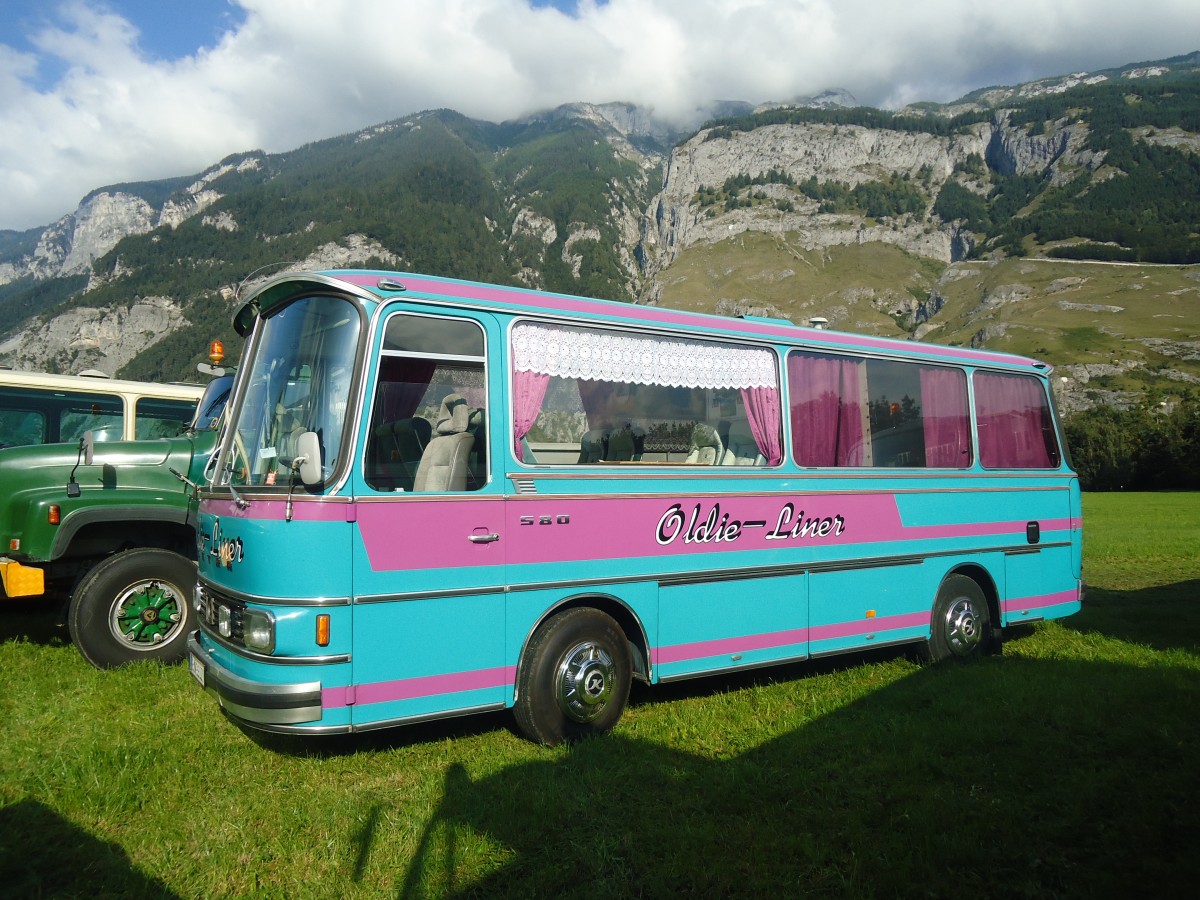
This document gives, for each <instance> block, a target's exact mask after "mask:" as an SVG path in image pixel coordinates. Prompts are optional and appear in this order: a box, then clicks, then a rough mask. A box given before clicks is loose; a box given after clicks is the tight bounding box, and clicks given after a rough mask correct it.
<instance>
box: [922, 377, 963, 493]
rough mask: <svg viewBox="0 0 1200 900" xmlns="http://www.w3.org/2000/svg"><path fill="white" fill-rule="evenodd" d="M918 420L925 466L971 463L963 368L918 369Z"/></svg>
mask: <svg viewBox="0 0 1200 900" xmlns="http://www.w3.org/2000/svg"><path fill="white" fill-rule="evenodd" d="M921 422H922V425H923V426H924V429H925V465H926V466H929V467H931V468H942V469H963V468H966V467H967V466H969V465H970V464H971V420H970V416H969V414H968V411H967V380H966V378H965V377H964V376H963V373H962V372H960V371H958V370H957V369H942V368H922V369H921Z"/></svg>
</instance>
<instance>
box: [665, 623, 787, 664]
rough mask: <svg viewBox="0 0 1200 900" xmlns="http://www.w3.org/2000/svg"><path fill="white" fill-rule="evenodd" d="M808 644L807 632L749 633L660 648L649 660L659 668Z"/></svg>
mask: <svg viewBox="0 0 1200 900" xmlns="http://www.w3.org/2000/svg"><path fill="white" fill-rule="evenodd" d="M807 641H808V629H807V628H796V629H794V630H792V631H775V632H771V633H770V634H748V635H743V636H742V637H733V638H721V639H720V640H714V641H696V642H694V643H691V644H676V645H674V646H672V647H659V648H658V649H656V650H653V651H652V652H651V654H650V658H651V659H652V660H653V661H654V663H655V664H656V665H659V664H662V663H673V662H685V661H687V660H691V659H701V658H703V657H706V656H729V655H731V654H734V653H745V652H747V651H750V650H769V649H772V648H774V647H786V646H787V645H788V644H803V643H806V642H807Z"/></svg>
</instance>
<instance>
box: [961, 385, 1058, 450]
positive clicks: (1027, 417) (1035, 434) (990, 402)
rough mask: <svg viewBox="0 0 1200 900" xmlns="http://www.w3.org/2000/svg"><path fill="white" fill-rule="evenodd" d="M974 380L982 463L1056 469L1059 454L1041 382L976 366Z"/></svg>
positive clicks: (1051, 416)
mask: <svg viewBox="0 0 1200 900" xmlns="http://www.w3.org/2000/svg"><path fill="white" fill-rule="evenodd" d="M974 383H975V410H976V416H977V417H978V419H979V461H980V462H981V463H982V464H983V467H984V468H985V469H1057V468H1058V465H1059V462H1060V460H1061V459H1062V456H1061V454H1060V453H1059V449H1058V438H1057V436H1056V435H1055V433H1054V416H1053V414H1052V413H1051V411H1050V402H1049V401H1048V400H1047V399H1046V392H1045V391H1044V390H1043V389H1042V383H1041V382H1040V381H1039V380H1038V379H1036V378H1033V377H1031V376H1029V375H1010V374H1006V373H1000V372H976V373H975V377H974Z"/></svg>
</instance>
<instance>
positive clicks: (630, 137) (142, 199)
mask: <svg viewBox="0 0 1200 900" xmlns="http://www.w3.org/2000/svg"><path fill="white" fill-rule="evenodd" d="M1196 221H1200V54H1193V55H1191V56H1189V57H1181V58H1177V59H1173V60H1166V61H1162V62H1159V63H1153V64H1139V65H1135V66H1128V67H1124V68H1122V69H1115V70H1110V71H1106V72H1101V73H1074V74H1071V75H1068V76H1063V77H1062V78H1059V79H1048V80H1043V81H1040V82H1035V83H1031V84H1027V85H1019V86H1014V87H1008V88H989V89H986V90H983V91H978V92H975V93H974V94H972V95H968V96H967V97H964V98H963V99H962V100H960V101H957V102H955V103H953V104H947V105H944V106H939V105H935V104H917V105H914V106H912V107H909V108H907V109H905V110H901V111H899V112H897V113H889V112H883V111H880V110H872V109H867V108H862V107H859V106H857V104H856V101H855V100H854V98H853V97H851V96H849V95H848V94H846V93H845V92H838V91H831V92H826V93H825V94H822V95H818V96H817V97H806V98H798V99H795V100H793V101H790V102H783V103H771V104H764V105H762V106H760V107H757V108H751V107H750V106H749V105H747V104H741V103H728V104H723V105H722V107H721V108H720V109H715V110H714V117H713V119H712V120H711V121H710V122H709V123H707V124H706V125H705V126H704V127H702V128H700V129H699V130H697V131H696V132H695V133H692V134H686V135H681V134H677V133H675V132H673V131H672V130H671V129H670V128H669V127H667V126H666V125H664V124H663V123H661V122H658V121H657V120H655V118H654V117H653V116H652V115H650V114H649V113H647V112H646V111H645V110H643V109H639V108H637V107H635V106H633V105H631V104H615V103H614V104H603V105H593V104H586V103H577V104H570V105H568V106H564V107H560V108H558V109H555V110H550V111H547V112H545V113H542V114H540V115H537V116H531V117H528V118H526V119H522V120H519V121H515V122H507V123H500V124H494V123H487V122H479V121H473V120H468V119H466V118H464V117H462V116H459V115H457V114H455V113H453V112H449V111H433V112H426V113H421V114H417V115H413V116H410V117H406V118H404V119H401V120H396V121H393V122H388V123H383V124H381V125H378V126H375V127H373V128H369V129H364V130H363V131H361V132H359V133H356V134H351V135H344V136H342V137H338V138H333V139H330V140H326V141H320V142H317V143H314V144H310V145H307V146H305V147H302V148H299V149H297V150H295V151H292V152H290V153H285V154H264V153H261V152H258V151H253V152H248V153H244V154H237V155H235V156H231V157H229V158H227V159H225V160H222V161H221V162H220V163H218V164H216V165H214V166H213V167H211V168H210V169H208V170H207V171H205V172H203V173H200V174H198V175H196V176H191V177H186V178H180V179H174V180H171V181H166V182H147V183H141V184H132V185H118V186H112V187H107V188H102V189H99V190H97V191H94V192H93V193H92V194H90V195H89V196H88V197H86V198H84V200H83V202H82V203H81V204H80V207H79V209H77V210H76V211H75V212H74V213H73V214H71V215H69V216H66V217H64V218H63V219H62V220H60V221H59V222H56V223H54V224H53V225H51V226H49V227H47V228H45V229H42V230H40V231H39V230H36V229H35V230H34V231H32V232H25V233H21V234H17V233H12V232H0V361H2V362H5V363H7V364H10V365H15V366H19V367H22V368H38V369H49V370H59V371H78V370H80V369H82V368H99V369H102V370H104V371H109V372H113V373H116V372H120V373H121V374H123V375H127V376H131V377H148V378H165V377H171V378H178V377H182V376H185V375H186V374H187V373H188V372H189V371H190V370H191V369H192V366H193V363H194V362H195V361H196V360H197V359H199V357H200V355H201V354H202V352H203V348H204V347H206V346H207V343H208V341H209V340H210V339H211V338H212V337H214V336H223V337H226V338H228V339H230V340H233V338H232V335H230V334H229V330H228V325H227V321H228V314H229V312H230V307H231V304H232V297H233V296H234V294H235V293H236V291H237V290H238V287H239V285H241V284H242V283H243V282H244V281H246V280H247V279H254V278H255V277H263V276H264V274H269V273H271V272H273V271H277V270H278V266H279V265H291V266H298V267H300V266H303V267H338V266H354V265H380V266H386V267H394V268H408V269H414V270H419V271H428V272H432V273H436V274H445V275H454V276H459V277H467V278H481V279H485V280H492V281H499V282H507V283H524V284H528V285H531V286H535V287H541V288H546V289H550V290H559V291H568V292H572V293H582V294H589V295H592V296H601V297H608V298H611V299H618V300H627V301H634V302H643V303H660V304H665V305H672V306H679V307H683V308H695V309H702V310H706V311H709V312H720V313H728V314H737V313H739V312H744V311H747V310H750V311H760V312H761V311H767V312H770V313H772V314H777V315H785V316H789V317H791V318H792V319H793V320H794V321H797V322H805V321H807V320H808V319H810V318H813V317H816V316H820V317H822V318H825V319H827V320H828V321H829V322H830V324H831V326H832V327H837V328H842V329H846V330H853V331H866V332H873V333H880V334H893V335H900V336H909V337H916V338H920V339H926V340H936V341H946V342H952V343H973V344H976V345H983V346H994V347H1003V348H1005V349H1011V350H1015V351H1017V352H1026V353H1034V354H1039V355H1041V356H1042V357H1043V358H1046V359H1047V360H1048V361H1050V362H1051V363H1053V364H1055V365H1057V366H1059V367H1060V368H1062V367H1069V366H1074V367H1084V368H1081V369H1070V372H1071V373H1076V374H1078V375H1079V376H1080V377H1074V376H1069V380H1070V381H1071V382H1072V383H1073V384H1074V385H1076V386H1078V390H1075V391H1074V393H1073V395H1072V396H1073V399H1072V401H1071V402H1073V403H1076V402H1077V403H1087V402H1096V401H1097V399H1098V398H1099V399H1103V398H1105V397H1108V398H1112V397H1119V396H1121V395H1120V393H1119V392H1121V391H1125V392H1132V391H1137V390H1140V389H1142V388H1144V387H1145V385H1146V384H1148V383H1154V384H1162V385H1166V387H1167V388H1168V389H1169V390H1170V389H1174V390H1181V389H1185V388H1186V387H1187V386H1189V385H1191V384H1192V383H1193V382H1194V381H1195V380H1196V379H1200V360H1198V359H1197V356H1198V355H1200V354H1197V353H1196V350H1195V346H1194V343H1193V339H1194V336H1195V335H1196V334H1197V333H1200V327H1196V326H1197V325H1198V324H1200V322H1197V320H1198V319H1200V315H1197V312H1196V310H1197V303H1196V302H1195V301H1196V299H1197V298H1196V296H1195V295H1196V294H1197V293H1200V286H1198V284H1197V281H1196V280H1195V277H1194V273H1195V271H1196V269H1195V268H1194V266H1195V264H1196V263H1200V237H1198V236H1197V234H1196V233H1195V227H1194V223H1195V222H1196ZM1188 223H1191V224H1190V225H1189V224H1188ZM1022 259H1026V260H1027V259H1035V260H1037V261H1036V262H1033V263H1029V262H1024V263H1021V262H1019V260H1022ZM1029 265H1032V266H1034V270H1033V271H1029V272H1026V271H1024V269H1023V268H1022V267H1023V266H1029ZM1014 266H1016V268H1014ZM1189 266H1191V267H1192V268H1188V267H1189ZM1116 293H1120V294H1122V295H1124V294H1128V295H1129V296H1130V297H1133V298H1136V300H1137V302H1136V303H1132V302H1131V303H1124V302H1115V301H1113V298H1112V296H1111V295H1112V294H1116ZM1043 301H1044V302H1043ZM1118 307H1119V308H1120V310H1121V312H1120V313H1116V312H1112V310H1113V309H1115V308H1118ZM1159 307H1161V308H1163V309H1166V308H1168V307H1170V308H1171V309H1176V308H1178V309H1179V310H1181V311H1179V312H1171V313H1169V314H1167V313H1164V314H1162V315H1163V316H1168V315H1169V316H1172V317H1175V316H1178V317H1181V320H1180V321H1175V320H1172V319H1168V318H1158V317H1159V313H1157V312H1154V310H1155V309H1157V308H1159ZM1135 317H1136V323H1135V324H1131V323H1130V321H1128V320H1131V319H1134V318H1135ZM1181 328H1182V329H1184V331H1183V332H1180V331H1179V330H1178V329H1181ZM1186 329H1191V332H1190V335H1189V334H1187V332H1186ZM1131 335H1136V337H1131ZM1113 366H1115V368H1111V369H1109V368H1103V367H1113ZM1097 367H1101V368H1097ZM1064 371H1067V370H1066V369H1065V368H1064ZM1083 376H1086V379H1085V378H1084V377H1083ZM1099 390H1103V391H1106V392H1109V393H1107V394H1100V393H1097V391H1099Z"/></svg>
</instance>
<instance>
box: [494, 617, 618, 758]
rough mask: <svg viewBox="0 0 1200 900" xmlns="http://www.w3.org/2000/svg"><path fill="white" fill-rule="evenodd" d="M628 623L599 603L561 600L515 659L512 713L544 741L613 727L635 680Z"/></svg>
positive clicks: (530, 733)
mask: <svg viewBox="0 0 1200 900" xmlns="http://www.w3.org/2000/svg"><path fill="white" fill-rule="evenodd" d="M633 656H634V654H633V652H632V645H631V642H630V641H629V638H628V635H627V634H626V633H625V630H624V628H623V627H622V626H621V624H619V623H618V622H617V620H616V619H614V618H613V616H611V615H610V614H609V613H608V612H606V611H604V610H601V609H598V608H597V607H596V606H595V605H588V604H581V605H566V606H559V607H558V608H557V609H556V610H555V611H554V613H553V614H551V615H550V616H548V617H546V618H545V619H543V620H542V622H541V623H539V625H538V626H537V628H535V629H534V631H533V633H532V634H531V635H530V638H529V640H528V641H527V642H526V644H525V648H524V650H523V651H522V653H521V659H520V661H519V663H518V665H517V684H516V700H515V702H514V704H513V715H514V717H515V718H516V720H517V726H518V727H519V728H520V730H521V732H522V733H523V734H524V735H525V736H526V737H528V738H530V739H531V740H533V741H535V742H537V743H540V744H546V745H554V744H559V743H562V742H564V741H571V740H575V739H578V738H582V737H586V736H588V735H591V734H601V733H603V732H606V731H609V730H610V729H611V728H612V727H613V726H614V725H615V724H616V723H617V721H618V720H619V719H620V717H621V714H622V712H624V710H625V704H626V701H627V700H628V699H629V688H630V685H631V683H632V680H633Z"/></svg>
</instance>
